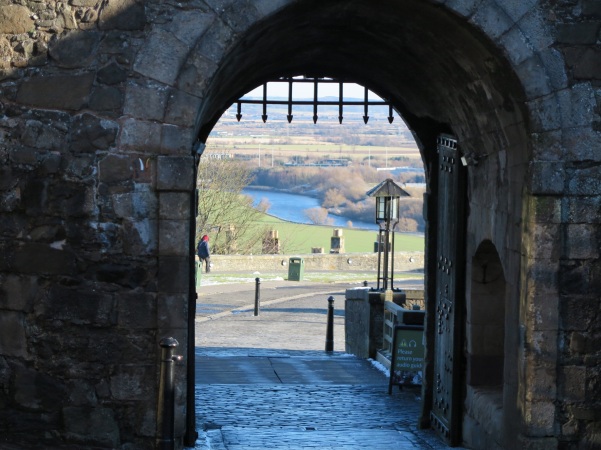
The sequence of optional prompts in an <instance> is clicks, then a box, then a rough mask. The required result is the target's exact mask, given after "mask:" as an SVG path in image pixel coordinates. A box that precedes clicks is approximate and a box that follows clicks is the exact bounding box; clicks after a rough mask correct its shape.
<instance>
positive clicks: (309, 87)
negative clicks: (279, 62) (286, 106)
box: [243, 82, 382, 100]
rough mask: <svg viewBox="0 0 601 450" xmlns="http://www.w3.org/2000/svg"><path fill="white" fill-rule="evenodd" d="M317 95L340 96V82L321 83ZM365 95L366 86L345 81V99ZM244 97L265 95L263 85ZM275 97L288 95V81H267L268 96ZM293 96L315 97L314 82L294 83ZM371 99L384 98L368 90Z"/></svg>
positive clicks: (296, 98) (302, 97) (297, 98)
mask: <svg viewBox="0 0 601 450" xmlns="http://www.w3.org/2000/svg"><path fill="white" fill-rule="evenodd" d="M317 89H318V90H317V97H318V98H322V97H338V89H339V87H338V83H320V84H319V85H318V88H317ZM364 95H365V88H364V87H363V86H360V85H358V84H355V83H344V86H343V96H344V99H350V98H354V99H361V100H363V97H364ZM244 97H259V98H262V97H263V86H259V87H257V88H256V89H254V90H252V91H250V92H249V93H247V94H246V95H244V96H243V98H244ZM273 97H288V83H287V82H281V83H280V82H271V83H267V98H268V99H269V98H273ZM292 98H293V99H295V100H299V99H307V98H310V99H312V98H313V83H293V85H292ZM368 99H369V100H382V99H381V98H380V97H378V96H377V95H376V94H374V93H373V92H371V91H368Z"/></svg>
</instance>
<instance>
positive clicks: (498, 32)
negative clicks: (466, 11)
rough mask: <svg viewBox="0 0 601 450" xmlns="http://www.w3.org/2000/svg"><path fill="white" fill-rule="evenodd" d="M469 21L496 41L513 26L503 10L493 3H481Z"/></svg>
mask: <svg viewBox="0 0 601 450" xmlns="http://www.w3.org/2000/svg"><path fill="white" fill-rule="evenodd" d="M470 21H471V22H472V23H474V24H475V25H476V26H477V27H478V28H480V29H481V30H482V31H484V33H486V35H487V36H488V37H490V38H492V39H498V38H499V37H500V36H502V35H503V34H504V33H505V32H506V31H507V30H509V29H510V28H511V27H512V26H513V25H514V21H513V19H511V17H509V16H508V15H507V14H506V13H505V11H504V8H503V7H501V6H499V5H498V4H497V3H495V2H482V3H481V4H480V6H479V7H478V10H477V11H476V12H475V14H474V15H473V16H472V17H471V19H470Z"/></svg>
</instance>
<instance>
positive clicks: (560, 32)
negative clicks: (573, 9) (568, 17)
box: [555, 21, 601, 45]
mask: <svg viewBox="0 0 601 450" xmlns="http://www.w3.org/2000/svg"><path fill="white" fill-rule="evenodd" d="M600 27H601V25H600V24H599V22H597V21H594V22H593V21H591V22H577V23H563V24H558V25H557V34H556V37H555V41H556V43H558V44H563V45H592V44H595V43H596V42H597V37H598V35H599V28H600Z"/></svg>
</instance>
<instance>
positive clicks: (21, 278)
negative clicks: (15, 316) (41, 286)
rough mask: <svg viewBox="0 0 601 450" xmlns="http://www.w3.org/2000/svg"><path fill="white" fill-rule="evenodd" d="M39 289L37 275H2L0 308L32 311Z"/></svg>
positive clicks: (0, 280)
mask: <svg viewBox="0 0 601 450" xmlns="http://www.w3.org/2000/svg"><path fill="white" fill-rule="evenodd" d="M37 290H38V280H37V277H31V276H26V275H6V277H2V276H0V308H1V309H9V310H12V311H20V312H24V313H27V312H30V311H31V309H32V307H33V300H34V298H35V295H36V293H37Z"/></svg>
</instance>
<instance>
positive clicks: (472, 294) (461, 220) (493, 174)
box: [0, 0, 601, 449]
mask: <svg viewBox="0 0 601 450" xmlns="http://www.w3.org/2000/svg"><path fill="white" fill-rule="evenodd" d="M600 26H601V3H600V2H598V1H597V0H574V1H563V2H557V1H551V0H520V1H507V0H483V1H474V0H382V1H379V2H378V5H377V7H376V6H375V5H374V2H373V1H369V0H347V1H344V2H341V1H340V2H323V1H317V0H252V1H251V0H190V1H188V0H183V1H180V2H162V1H155V0H146V1H136V0H69V1H65V2H56V1H51V0H37V1H28V0H0V80H1V81H0V90H1V105H0V440H1V441H3V442H4V441H7V442H21V443H22V442H36V443H46V444H47V445H54V444H58V443H71V444H80V445H84V446H96V447H106V448H123V449H125V448H152V447H153V445H154V439H155V434H156V431H157V414H156V410H157V394H156V392H157V387H158V383H159V371H158V364H159V361H160V352H159V346H158V342H159V341H160V340H161V339H162V338H163V337H165V336H173V337H175V338H176V339H177V340H178V341H179V342H180V344H181V345H180V348H179V349H178V352H179V353H181V354H183V355H184V356H185V358H184V362H183V363H181V364H179V365H177V368H176V379H177V397H176V434H177V436H178V442H181V441H183V440H184V438H185V437H187V439H190V436H192V435H193V432H194V430H193V426H194V420H193V415H194V411H193V408H190V407H189V406H188V407H187V405H189V400H190V396H193V380H192V387H190V386H191V383H190V382H189V381H190V377H191V375H190V373H191V372H190V368H192V369H193V357H192V358H191V357H190V355H193V354H194V351H193V350H194V349H193V348H191V346H192V345H193V342H194V341H193V328H189V327H188V324H189V319H190V318H189V317H188V316H189V314H188V313H189V311H190V308H189V305H194V302H195V292H194V279H193V277H194V272H193V270H192V269H193V263H194V261H193V256H194V242H193V241H194V205H195V202H194V188H195V186H194V184H195V172H196V165H197V163H198V158H199V157H200V150H201V149H202V148H203V145H202V144H203V143H204V141H205V140H206V138H207V136H208V134H209V132H210V130H211V128H212V127H213V126H214V124H215V123H216V121H217V120H218V118H219V117H220V115H221V113H222V112H223V111H224V110H225V109H226V108H227V107H229V106H230V104H231V103H232V102H233V101H234V100H236V99H237V98H239V97H240V96H241V95H243V94H244V93H246V92H248V91H249V90H251V89H252V88H254V87H256V86H258V85H260V84H262V83H263V82H264V81H266V80H269V79H273V78H274V77H277V76H293V75H304V74H307V75H311V76H329V77H337V78H340V79H345V80H351V81H354V82H357V83H360V84H362V85H364V86H366V87H368V88H369V89H370V90H372V91H374V92H375V93H377V94H378V95H380V96H381V97H382V98H385V99H387V100H388V101H390V102H392V104H393V105H394V107H395V109H396V110H397V111H398V112H399V113H400V114H402V116H403V117H404V119H405V120H406V123H407V124H408V126H409V127H410V129H411V130H412V131H413V133H414V135H415V137H416V140H417V142H418V145H419V147H420V150H421V153H422V156H423V160H424V164H425V167H426V173H427V181H428V193H427V198H426V203H427V208H426V217H427V231H426V242H427V247H426V302H427V327H426V328H427V337H428V339H427V348H426V358H425V359H426V371H425V380H424V382H425V384H424V388H423V389H424V396H423V399H424V406H423V412H422V415H421V418H419V424H420V425H421V426H423V427H432V428H435V429H437V430H438V431H439V433H440V435H441V439H444V440H446V441H447V442H449V443H452V444H455V443H457V444H462V445H464V446H466V447H472V448H478V447H480V448H483V447H485V446H486V448H489V447H490V448H492V447H493V446H497V447H501V448H507V449H513V448H529V449H560V448H561V449H576V448H579V449H580V448H599V447H600V446H601V431H600V430H601V415H600V414H599V411H600V410H601V389H599V386H600V385H601V374H600V370H601V369H600V366H599V361H600V358H601V354H600V350H599V349H600V348H601V345H600V343H601V310H600V301H599V300H600V299H599V295H600V294H599V292H601V262H600V260H599V253H600V246H601V230H600V226H599V223H600V222H601V134H600V131H599V130H600V129H601V128H600V124H601V88H600V85H601V49H600V47H599V40H600V34H599V32H600ZM461 158H464V161H465V162H466V164H467V165H463V164H461V163H460V160H461ZM192 311H193V308H192ZM192 319H193V317H192ZM191 338H192V339H191ZM491 411H492V413H491ZM190 418H192V420H190ZM416 420H418V419H417V418H416ZM191 427H192V429H191Z"/></svg>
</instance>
